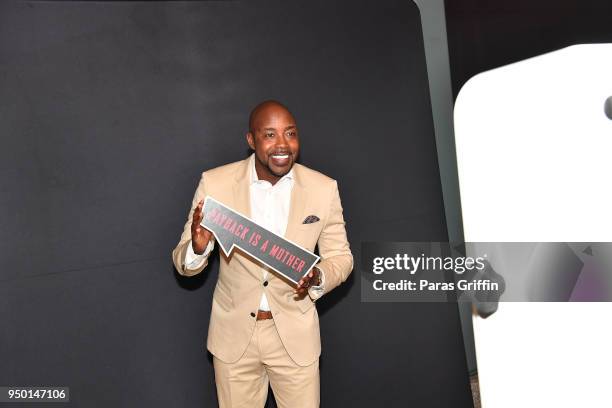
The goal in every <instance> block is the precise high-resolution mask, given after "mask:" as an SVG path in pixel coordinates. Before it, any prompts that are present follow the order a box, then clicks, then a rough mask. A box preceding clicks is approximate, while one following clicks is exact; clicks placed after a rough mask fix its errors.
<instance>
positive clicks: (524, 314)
mask: <svg viewBox="0 0 612 408" xmlns="http://www.w3.org/2000/svg"><path fill="white" fill-rule="evenodd" d="M611 95H612V44H598V45H578V46H572V47H568V48H565V49H562V50H559V51H556V52H553V53H549V54H545V55H542V56H539V57H536V58H531V59H529V60H525V61H521V62H518V63H515V64H511V65H508V66H505V67H503V68H499V69H495V70H492V71H489V72H485V73H482V74H479V75H477V76H475V77H474V78H472V79H471V80H470V81H468V83H467V84H466V85H465V86H464V87H463V88H462V90H461V92H460V93H459V96H458V97H457V101H456V104H455V137H456V145H457V163H458V173H459V184H460V190H461V202H462V212H463V223H464V231H465V240H466V241H467V242H470V241H471V242H483V241H488V242H509V241H513V242H535V241H547V242H550V241H552V242H576V241H584V242H596V241H603V242H606V241H612V187H611V185H612V182H611V181H612V120H610V119H608V118H607V117H606V115H605V114H604V104H605V101H606V99H607V98H608V97H610V96H611ZM611 282H612V278H609V279H608V285H609V289H608V290H610V289H612V283H611ZM608 293H610V292H608ZM474 334H475V341H476V357H477V362H478V371H479V379H480V387H481V397H482V403H483V407H484V408H505V407H508V408H517V407H521V408H531V407H534V408H535V407H537V408H541V407H554V408H562V407H572V408H573V407H585V408H586V407H588V408H595V407H612V390H611V385H610V384H611V383H612V382H611V381H612V303H502V304H500V307H499V309H498V311H497V312H496V313H495V314H493V315H492V316H491V317H489V318H488V319H481V318H478V317H476V318H474Z"/></svg>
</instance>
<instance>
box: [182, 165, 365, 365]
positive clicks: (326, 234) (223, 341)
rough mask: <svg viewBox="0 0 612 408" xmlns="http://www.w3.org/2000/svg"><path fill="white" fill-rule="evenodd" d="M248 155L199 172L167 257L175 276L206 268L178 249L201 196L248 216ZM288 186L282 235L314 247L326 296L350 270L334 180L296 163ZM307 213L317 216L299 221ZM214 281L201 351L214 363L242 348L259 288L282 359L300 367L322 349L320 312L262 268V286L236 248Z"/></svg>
mask: <svg viewBox="0 0 612 408" xmlns="http://www.w3.org/2000/svg"><path fill="white" fill-rule="evenodd" d="M248 164H249V161H248V159H246V160H242V161H239V162H235V163H231V164H227V165H225V166H221V167H217V168H215V169H212V170H209V171H205V172H204V173H202V178H201V179H200V183H199V185H198V188H197V190H196V192H195V195H194V197H193V201H192V203H191V210H190V211H189V216H188V218H187V222H186V223H185V228H184V230H183V234H182V235H181V239H180V241H179V243H178V245H177V246H176V248H174V250H173V251H172V259H173V261H174V265H175V267H176V269H177V271H178V272H179V273H180V274H181V275H185V276H192V275H195V274H197V273H200V272H201V271H202V269H204V267H206V265H207V263H208V260H206V262H204V264H202V265H201V266H200V267H199V268H197V269H187V268H186V267H185V254H186V251H187V247H188V245H190V242H191V241H190V240H191V220H192V214H193V211H194V208H195V207H196V206H197V204H198V202H199V201H200V200H202V199H203V198H204V197H206V196H211V197H213V198H214V199H216V200H218V201H220V202H222V203H224V204H225V205H227V206H229V207H230V208H233V209H235V210H236V211H238V212H240V213H242V214H244V215H246V216H248V217H250V204H249V203H250V201H249V177H248V176H249V173H248V171H249V166H248ZM293 169H294V171H293V172H294V186H293V190H292V192H291V207H290V210H289V219H288V222H287V230H286V233H285V238H287V239H288V240H291V241H293V242H294V243H296V244H297V245H300V246H301V247H303V248H306V249H308V250H309V251H314V248H315V245H317V244H318V247H319V255H320V256H321V261H320V262H319V263H318V264H317V266H318V267H319V268H320V269H321V270H322V271H323V272H324V274H325V291H324V294H325V293H328V292H329V291H331V290H332V289H334V288H335V287H336V286H338V285H339V284H341V283H342V282H344V281H345V280H346V278H347V277H348V275H349V274H350V273H351V271H352V269H353V256H352V254H351V251H350V248H349V243H348V240H347V238H346V230H345V228H344V218H343V216H342V206H341V203H340V195H339V193H338V185H337V183H336V181H335V180H333V179H331V178H329V177H327V176H325V175H323V174H321V173H319V172H317V171H314V170H311V169H309V168H307V167H305V166H302V165H300V164H295V165H294V167H293ZM309 215H316V216H317V217H319V219H320V220H319V221H317V222H315V223H312V224H303V223H302V222H303V221H304V219H305V218H306V217H307V216H309ZM220 258H221V261H220V268H219V279H218V281H217V285H216V287H215V292H214V295H213V304H212V311H211V316H210V325H209V328H208V341H207V347H208V350H209V351H210V352H211V353H212V354H213V355H214V356H216V357H217V358H218V359H220V360H221V361H224V362H226V363H233V362H236V361H237V360H239V359H240V357H241V356H242V355H243V353H244V351H245V350H246V348H247V346H248V344H249V341H250V339H251V335H252V333H253V329H254V327H255V318H254V317H253V315H252V314H253V313H256V312H257V308H258V306H259V302H260V300H261V296H262V292H263V291H265V293H266V297H267V299H268V303H269V305H270V310H271V311H272V315H273V318H274V322H275V325H276V328H277V330H278V333H279V335H280V338H281V340H282V342H283V345H284V346H285V349H286V350H287V352H288V353H289V356H290V357H291V358H292V359H293V361H295V362H296V363H297V364H298V365H300V366H307V365H310V364H312V363H313V362H314V361H315V360H316V359H317V358H318V357H319V355H320V353H321V340H320V336H319V316H318V314H317V309H316V307H314V302H313V301H312V300H311V298H310V297H309V296H308V295H306V296H305V297H301V298H299V299H298V298H296V297H295V294H294V293H293V289H294V287H293V286H292V284H290V283H288V282H287V281H286V280H284V279H283V278H282V277H281V276H280V275H277V274H275V273H268V277H267V280H268V285H267V286H264V285H263V282H264V279H263V276H264V274H263V272H264V270H263V269H262V265H261V264H258V263H257V261H254V260H253V259H252V258H249V257H248V256H247V255H245V254H244V253H242V252H240V251H235V252H234V253H232V255H231V257H230V258H229V259H227V258H225V257H224V256H221V257H220Z"/></svg>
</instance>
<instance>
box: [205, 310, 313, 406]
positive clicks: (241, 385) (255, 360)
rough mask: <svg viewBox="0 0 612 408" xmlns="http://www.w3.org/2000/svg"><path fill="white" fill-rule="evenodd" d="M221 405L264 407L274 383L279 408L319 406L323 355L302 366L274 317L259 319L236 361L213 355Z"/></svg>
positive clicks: (273, 388)
mask: <svg viewBox="0 0 612 408" xmlns="http://www.w3.org/2000/svg"><path fill="white" fill-rule="evenodd" d="M213 363H214V367H215V382H216V384H217V398H218V399H219V407H220V408H243V407H244V408H260V407H261V408H263V407H264V405H265V403H266V398H267V396H268V384H270V386H271V387H272V392H273V393H274V398H275V400H276V404H277V405H278V407H279V408H318V407H319V398H320V397H319V359H317V360H316V361H315V362H314V363H312V364H310V365H308V366H305V367H302V366H299V365H297V364H295V362H294V361H293V360H292V359H291V357H289V354H287V350H285V347H284V346H283V343H282V342H281V339H280V337H279V335H278V332H277V330H276V326H275V325H274V320H273V319H268V320H258V321H257V322H256V325H255V330H254V332H253V336H252V337H251V341H250V343H249V345H248V347H247V349H246V351H245V353H244V355H243V356H242V357H241V358H240V359H239V360H238V361H236V362H235V363H231V364H228V363H224V362H223V361H221V360H219V359H218V358H216V357H214V356H213Z"/></svg>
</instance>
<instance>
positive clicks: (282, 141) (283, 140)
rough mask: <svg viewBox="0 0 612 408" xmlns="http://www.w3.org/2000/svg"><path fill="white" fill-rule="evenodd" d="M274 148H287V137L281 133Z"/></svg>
mask: <svg viewBox="0 0 612 408" xmlns="http://www.w3.org/2000/svg"><path fill="white" fill-rule="evenodd" d="M276 147H289V142H288V141H287V137H286V136H285V135H284V134H283V133H281V134H280V135H279V137H277V138H276Z"/></svg>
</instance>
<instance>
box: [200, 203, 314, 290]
mask: <svg viewBox="0 0 612 408" xmlns="http://www.w3.org/2000/svg"><path fill="white" fill-rule="evenodd" d="M203 212H204V218H203V219H202V222H201V223H200V225H202V226H203V227H204V228H206V229H208V230H210V231H211V232H212V233H213V234H214V235H215V239H216V240H217V242H218V243H219V246H220V247H221V250H222V251H223V253H224V254H225V256H227V257H229V256H230V255H231V253H232V251H233V250H234V247H238V248H240V249H241V250H242V251H243V252H245V253H247V254H249V255H250V256H252V257H253V258H255V259H257V260H259V261H260V262H261V263H263V264H264V265H266V266H268V267H269V268H271V269H272V270H274V271H276V272H278V273H280V274H281V275H283V276H284V277H285V278H287V279H289V280H290V281H292V282H293V283H295V284H296V285H297V283H298V282H299V280H300V279H302V277H303V276H304V275H306V274H307V273H308V272H309V271H310V269H312V267H313V266H314V265H315V264H316V263H317V262H318V261H319V259H320V258H319V257H318V256H317V255H315V254H313V253H312V252H310V251H307V250H305V249H304V248H302V247H300V246H298V245H296V244H294V243H293V242H291V241H288V240H287V239H285V238H283V237H281V236H279V235H276V234H275V233H273V232H272V231H270V230H268V229H266V228H264V227H262V226H261V225H259V224H257V223H256V222H255V221H253V220H251V219H250V218H248V217H245V216H244V215H242V214H240V213H238V212H236V211H234V210H232V209H231V208H229V207H227V206H226V205H224V204H222V203H220V202H219V201H217V200H215V199H214V198H212V197H206V199H205V201H204V209H203Z"/></svg>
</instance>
